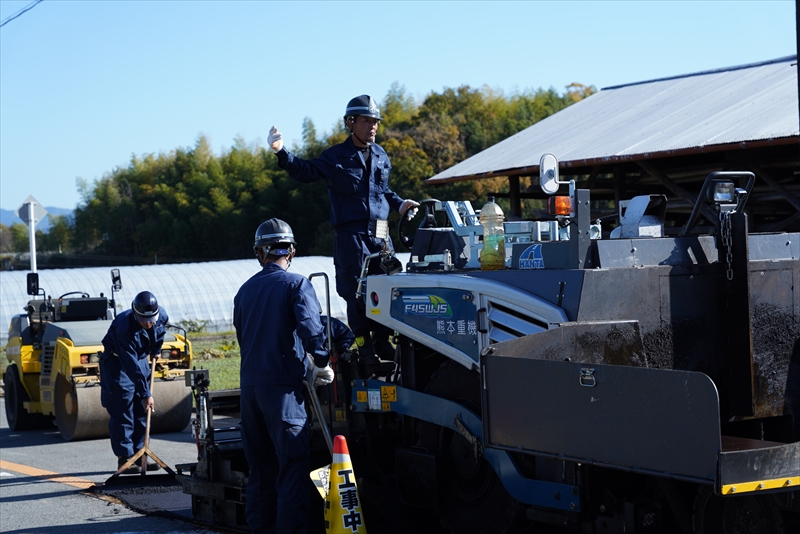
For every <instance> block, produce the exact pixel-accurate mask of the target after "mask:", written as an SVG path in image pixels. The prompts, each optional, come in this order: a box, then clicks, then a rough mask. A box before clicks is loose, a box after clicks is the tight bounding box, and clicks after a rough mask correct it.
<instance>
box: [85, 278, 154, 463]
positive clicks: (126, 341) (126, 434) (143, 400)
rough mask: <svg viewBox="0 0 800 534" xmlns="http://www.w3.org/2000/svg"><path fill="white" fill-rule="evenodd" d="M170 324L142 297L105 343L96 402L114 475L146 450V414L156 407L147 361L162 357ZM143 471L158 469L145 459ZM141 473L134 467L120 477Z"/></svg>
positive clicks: (122, 316)
mask: <svg viewBox="0 0 800 534" xmlns="http://www.w3.org/2000/svg"><path fill="white" fill-rule="evenodd" d="M168 321H169V316H168V315H167V312H166V311H165V310H164V308H161V307H160V306H159V305H158V300H157V299H156V297H155V295H153V294H152V293H151V292H149V291H142V292H141V293H139V294H138V295H136V297H135V298H134V299H133V302H131V309H130V310H125V311H124V312H122V313H120V314H119V315H117V317H116V318H115V319H114V320H113V321H112V322H111V326H110V327H109V328H108V332H107V333H106V335H105V337H104V338H103V354H102V356H101V358H100V387H101V391H100V400H101V403H102V405H103V407H104V408H105V409H106V410H107V411H108V416H109V419H108V434H109V436H110V438H111V449H112V450H113V451H114V454H115V455H117V462H118V463H117V469H119V468H120V467H122V466H123V464H125V463H126V462H127V461H128V460H129V459H130V457H131V456H133V455H134V454H135V453H137V452H139V450H140V449H141V448H142V447H144V434H145V428H146V426H147V410H154V407H155V402H154V401H153V394H152V392H151V391H150V358H153V359H157V358H158V357H159V355H160V354H161V346H162V345H163V344H164V334H166V332H167V328H166V325H167V322H168ZM148 356H149V358H148ZM147 469H148V470H154V469H158V464H156V463H155V462H152V461H150V460H149V459H148V462H147ZM139 472H140V467H139V465H138V463H137V464H136V465H132V466H130V467H128V468H127V469H126V470H125V471H124V473H127V474H132V473H139Z"/></svg>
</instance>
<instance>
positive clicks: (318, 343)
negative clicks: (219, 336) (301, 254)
mask: <svg viewBox="0 0 800 534" xmlns="http://www.w3.org/2000/svg"><path fill="white" fill-rule="evenodd" d="M295 246H296V242H295V239H294V234H293V232H292V229H291V227H290V226H289V225H288V224H286V223H285V222H284V221H282V220H280V219H270V220H268V221H266V222H264V223H262V224H261V225H260V226H259V227H258V230H257V231H256V236H255V244H254V246H253V249H254V251H255V253H256V257H257V258H258V263H259V264H260V265H261V267H262V269H261V271H259V272H258V273H256V274H255V275H253V276H252V277H251V278H250V279H249V280H247V281H246V282H245V283H244V284H243V285H242V287H241V288H239V292H238V293H237V294H236V296H235V297H234V299H233V325H234V327H235V328H236V337H237V339H238V341H239V346H240V349H241V354H242V363H241V372H240V386H241V416H242V427H241V428H242V443H243V445H244V453H245V456H246V457H247V463H248V465H249V468H250V474H249V476H248V478H247V505H246V516H247V523H248V525H249V526H250V528H251V529H253V532H254V533H261V532H269V533H272V532H281V533H289V532H292V533H294V532H298V533H299V532H306V530H307V527H308V520H309V506H310V493H309V485H308V484H309V480H310V479H309V476H308V474H309V471H310V463H311V461H310V450H309V437H308V426H309V425H308V419H307V416H306V408H305V403H304V401H303V380H304V378H305V376H306V365H307V360H306V353H308V354H309V355H310V357H311V359H312V360H313V371H312V373H313V378H314V381H315V384H317V385H324V384H330V383H331V381H332V380H333V370H332V369H331V367H330V365H329V363H328V360H329V357H328V352H327V350H326V349H325V331H324V328H323V325H322V322H321V321H320V317H321V316H320V312H321V310H320V305H319V301H318V300H317V295H316V292H315V291H314V288H313V287H312V285H311V282H310V281H309V280H308V279H307V278H305V277H304V276H302V275H300V274H296V273H291V272H288V271H287V269H288V268H289V266H290V265H291V263H292V258H293V257H294V254H295Z"/></svg>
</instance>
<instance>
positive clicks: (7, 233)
mask: <svg viewBox="0 0 800 534" xmlns="http://www.w3.org/2000/svg"><path fill="white" fill-rule="evenodd" d="M0 252H14V239H13V236H12V234H11V228H9V227H8V226H6V225H5V224H2V223H0Z"/></svg>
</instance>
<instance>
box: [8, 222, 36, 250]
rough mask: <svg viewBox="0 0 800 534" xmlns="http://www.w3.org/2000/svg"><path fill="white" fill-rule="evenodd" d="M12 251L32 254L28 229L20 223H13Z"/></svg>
mask: <svg viewBox="0 0 800 534" xmlns="http://www.w3.org/2000/svg"><path fill="white" fill-rule="evenodd" d="M9 230H10V232H11V249H12V251H14V252H30V250H31V240H30V236H29V235H28V227H27V226H25V225H24V224H20V223H12V224H11V228H10V229H9Z"/></svg>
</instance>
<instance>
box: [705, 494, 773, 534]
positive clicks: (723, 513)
mask: <svg viewBox="0 0 800 534" xmlns="http://www.w3.org/2000/svg"><path fill="white" fill-rule="evenodd" d="M693 515H694V517H693V523H694V532H695V534H783V533H784V528H783V522H782V520H781V512H780V510H779V509H778V507H777V503H776V502H775V499H774V498H773V497H772V496H770V495H741V496H737V497H720V496H719V495H716V494H715V493H714V490H713V489H712V488H710V487H703V488H701V489H700V491H699V492H698V494H697V497H696V498H695V502H694V514H693Z"/></svg>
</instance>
